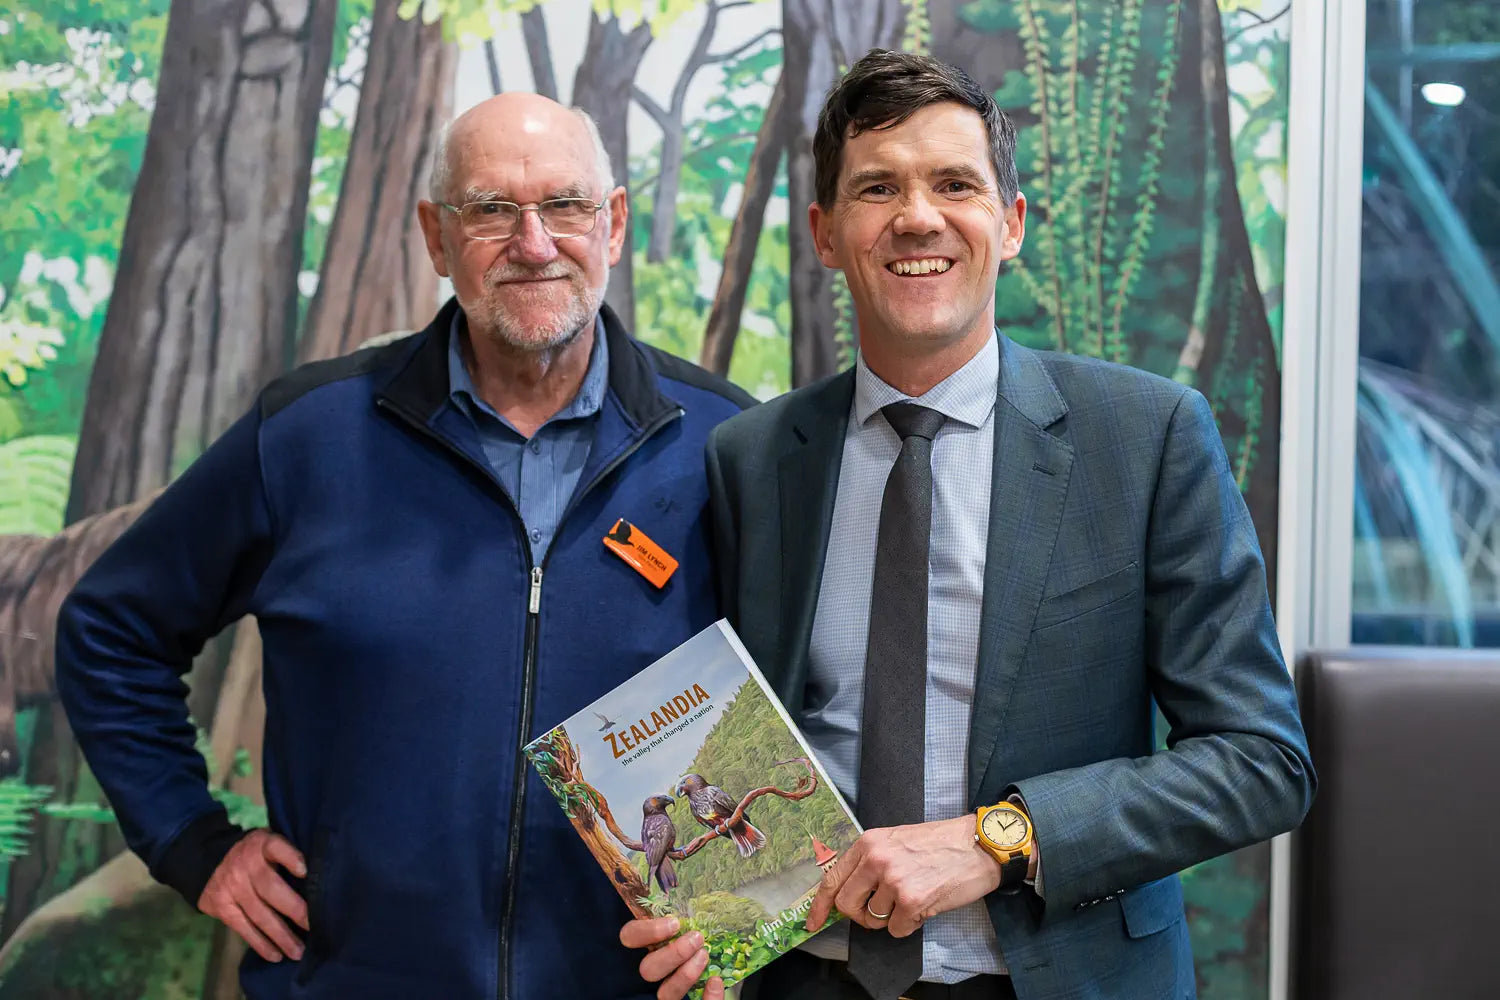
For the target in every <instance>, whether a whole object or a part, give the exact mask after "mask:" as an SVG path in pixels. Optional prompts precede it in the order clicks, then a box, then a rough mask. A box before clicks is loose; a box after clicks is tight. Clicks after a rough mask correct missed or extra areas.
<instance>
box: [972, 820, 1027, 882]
mask: <svg viewBox="0 0 1500 1000" xmlns="http://www.w3.org/2000/svg"><path fill="white" fill-rule="evenodd" d="M974 843H976V844H978V845H979V846H980V847H982V848H984V849H985V850H986V851H988V852H989V854H990V856H991V857H992V858H994V859H995V860H996V861H998V862H999V863H1000V885H1001V887H1009V886H1015V885H1019V884H1020V883H1021V882H1023V881H1024V880H1025V878H1026V870H1027V868H1029V867H1030V866H1031V851H1032V847H1033V846H1034V844H1035V841H1034V840H1033V839H1032V836H1031V817H1030V816H1027V815H1026V813H1025V811H1024V810H1022V809H1021V808H1020V807H1019V806H1016V805H1014V804H1012V803H1010V802H1002V803H1000V804H999V805H994V806H980V807H979V811H978V813H977V814H976V815H975V820H974Z"/></svg>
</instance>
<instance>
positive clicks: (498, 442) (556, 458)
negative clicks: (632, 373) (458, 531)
mask: <svg viewBox="0 0 1500 1000" xmlns="http://www.w3.org/2000/svg"><path fill="white" fill-rule="evenodd" d="M468 335H469V333H468V329H467V327H466V325H465V323H464V322H463V313H462V312H459V313H458V314H456V315H455V316H454V318H453V329H452V332H451V333H450V335H449V337H448V398H449V401H450V402H451V403H452V405H453V406H456V407H457V408H458V410H459V412H460V413H462V414H463V415H464V416H466V417H468V418H469V421H470V422H471V423H472V424H473V425H474V430H475V432H476V433H478V435H479V443H480V446H481V447H482V448H483V449H484V455H485V458H486V459H487V460H488V461H489V465H490V469H491V471H493V472H494V474H495V477H496V478H497V479H499V480H500V485H501V486H503V487H505V492H506V493H508V494H510V498H511V501H512V502H514V503H515V505H516V509H517V510H519V511H520V513H521V522H522V524H524V525H525V527H526V537H527V538H528V539H529V540H530V542H531V558H532V560H533V563H534V565H537V566H540V565H541V564H542V560H543V559H544V558H545V557H546V555H547V549H548V548H549V547H550V546H551V545H552V536H553V535H555V534H556V533H557V525H558V522H559V521H561V520H562V516H563V511H564V510H566V509H567V506H568V501H569V500H571V499H572V498H573V491H574V490H575V489H577V488H578V479H579V477H580V476H582V475H583V465H584V463H585V462H587V461H588V457H589V449H590V448H591V447H592V446H593V443H594V426H595V424H596V423H597V417H598V414H599V406H600V404H601V403H603V401H604V393H605V392H606V391H608V389H609V346H608V345H607V344H606V343H605V340H604V323H603V322H602V321H601V320H599V319H598V318H597V317H596V318H595V320H594V348H593V350H592V352H590V354H589V367H588V371H587V372H585V373H584V376H583V382H582V384H580V385H579V387H578V393H577V395H575V396H574V397H573V399H572V401H571V402H570V403H568V405H567V406H564V407H563V408H562V409H561V410H559V411H558V412H557V413H556V414H554V415H553V416H552V418H551V419H549V420H548V421H547V422H546V423H545V424H543V425H542V426H541V427H539V428H537V432H536V433H535V434H533V435H532V436H531V437H530V438H529V439H528V438H527V437H526V436H525V435H524V434H522V433H521V432H520V431H518V430H516V429H515V427H514V426H512V425H511V423H510V421H508V420H506V419H505V418H504V417H502V416H500V414H498V413H496V412H495V410H494V408H493V407H491V406H490V405H489V404H488V403H486V402H485V401H484V400H483V399H481V398H480V396H479V392H478V390H477V389H476V388H475V387H474V380H473V378H472V377H470V375H469V369H468V366H467V365H465V364H464V355H463V338H464V337H467V336H468Z"/></svg>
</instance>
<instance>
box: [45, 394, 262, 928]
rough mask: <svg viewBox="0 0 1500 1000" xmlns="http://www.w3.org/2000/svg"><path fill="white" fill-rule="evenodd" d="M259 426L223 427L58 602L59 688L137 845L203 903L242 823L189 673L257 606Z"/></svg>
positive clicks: (246, 421) (254, 422)
mask: <svg viewBox="0 0 1500 1000" xmlns="http://www.w3.org/2000/svg"><path fill="white" fill-rule="evenodd" d="M259 426H260V423H259V419H258V416H257V414H255V413H251V414H249V415H247V416H246V417H244V418H242V419H241V420H240V421H239V422H238V423H236V424H235V425H234V426H233V427H231V428H230V429H229V430H228V431H227V432H225V434H224V435H223V436H222V437H221V438H220V439H219V440H218V441H216V442H215V443H214V444H213V445H212V446H211V447H210V448H209V449H208V451H206V452H205V453H204V454H203V456H202V457H201V458H200V459H199V460H198V461H197V462H195V463H194V464H193V465H192V466H191V467H190V468H189V469H188V470H187V471H186V472H184V473H183V474H182V476H180V477H179V478H178V480H177V481H176V482H175V483H173V485H171V486H170V487H168V489H167V490H166V491H165V492H164V493H163V494H162V495H161V496H160V497H158V498H157V500H156V501H155V502H154V503H153V504H151V506H149V507H148V508H147V509H146V511H145V513H143V514H142V515H141V517H140V518H139V519H138V520H137V521H136V522H135V524H133V525H132V526H131V527H130V528H129V529H128V530H127V531H126V532H125V533H124V534H123V535H121V536H120V538H119V539H118V540H117V541H116V542H115V543H114V544H113V545H112V546H110V548H108V549H107V550H106V551H105V552H104V554H103V555H101V556H100V557H99V559H98V560H97V561H96V562H95V563H94V564H93V566H91V567H90V568H89V570H88V571H87V572H86V573H85V574H84V575H83V577H82V578H81V579H80V580H79V581H78V584H77V586H76V587H75V588H74V590H73V592H72V593H71V594H70V595H69V596H68V598H67V600H66V601H65V602H64V603H63V606H62V609H61V611H60V612H59V614H58V624H57V687H58V693H59V695H60V697H61V699H62V703H63V706H64V708H65V709H66V710H67V714H68V721H69V722H70V723H71V725H72V727H73V732H74V735H75V736H76V738H77V740H78V745H79V746H80V748H82V750H83V753H84V756H85V758H86V759H87V760H88V763H89V767H90V768H91V769H92V770H93V773H94V775H95V776H96V777H97V778H98V780H99V783H100V785H101V786H102V787H103V789H104V792H105V794H106V795H107V796H108V798H109V801H110V804H111V805H112V806H113V807H114V810H115V814H116V818H117V819H118V821H119V824H120V829H121V830H122V832H123V833H124V835H125V840H126V842H127V843H128V844H129V845H130V847H131V849H132V850H134V851H135V852H136V853H137V854H139V855H140V856H141V858H142V859H143V860H144V861H145V862H146V865H147V867H148V868H149V869H150V871H151V874H152V875H153V876H154V877H156V878H157V879H158V880H160V881H162V882H165V883H167V884H168V885H170V886H171V887H172V888H174V889H176V890H177V891H178V892H180V893H181V894H182V895H183V897H184V898H185V899H187V900H188V902H189V903H190V904H195V905H196V903H197V900H198V897H199V896H200V895H201V894H202V891H203V887H204V885H205V884H206V883H207V881H208V878H209V876H210V875H211V874H212V873H213V871H214V869H215V868H216V867H218V864H219V862H220V861H221V860H223V857H224V855H225V854H226V853H227V852H228V851H229V848H230V847H232V846H233V844H234V843H235V841H236V840H238V839H239V837H241V836H243V833H244V831H242V830H240V829H239V828H238V827H236V826H234V825H232V824H231V823H230V822H229V817H228V815H227V813H226V812H225V810H224V808H223V807H222V806H221V805H219V803H218V802H217V801H216V800H215V799H214V798H213V797H212V795H211V794H210V793H209V788H208V769H207V766H206V762H205V761H204V758H203V756H202V754H201V753H199V751H198V750H197V749H196V745H195V744H196V738H197V729H196V727H195V725H194V721H193V720H191V719H190V718H189V717H188V707H187V701H186V698H187V692H188V689H187V685H186V683H184V680H183V677H184V675H185V674H186V673H187V671H188V670H189V669H190V668H191V666H192V663H193V657H194V656H195V655H196V654H197V653H198V652H199V651H200V650H201V649H202V648H203V646H204V643H205V642H206V641H207V640H208V639H210V638H211V637H213V636H214V635H216V634H217V633H218V632H219V631H221V630H222V629H223V628H224V627H225V626H226V625H228V624H230V623H232V622H234V621H235V620H236V619H238V618H240V617H241V616H243V615H244V614H245V613H246V611H247V610H248V609H249V607H250V603H251V595H252V593H253V591H254V589H255V586H256V584H257V583H258V582H259V579H260V575H261V572H262V570H263V569H264V567H265V564H266V561H267V559H268V558H269V552H270V542H271V530H272V529H271V515H270V509H269V506H268V504H267V501H266V495H265V489H264V483H263V478H262V475H261V466H260V456H259V448H258V436H259ZM197 722H198V724H201V725H204V726H206V725H208V722H209V720H204V719H200V720H197Z"/></svg>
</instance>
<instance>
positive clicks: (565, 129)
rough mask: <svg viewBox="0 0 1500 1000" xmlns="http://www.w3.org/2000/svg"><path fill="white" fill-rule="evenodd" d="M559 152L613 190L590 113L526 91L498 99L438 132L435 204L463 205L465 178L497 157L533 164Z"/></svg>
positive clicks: (431, 184)
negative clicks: (533, 160)
mask: <svg viewBox="0 0 1500 1000" xmlns="http://www.w3.org/2000/svg"><path fill="white" fill-rule="evenodd" d="M544 150H545V151H547V152H548V153H551V154H556V153H559V152H562V153H565V154H571V155H574V156H577V157H579V158H580V161H581V162H583V163H589V162H591V163H592V166H593V171H594V173H595V175H596V176H595V181H596V183H597V184H598V185H599V187H600V189H601V191H608V190H609V189H610V188H612V187H614V169H613V167H612V166H611V164H610V162H609V153H608V152H607V151H606V150H605V148H604V140H603V139H602V138H601V137H600V135H599V128H598V126H596V125H595V124H594V120H593V119H592V118H591V117H589V114H588V112H586V111H584V110H583V109H581V108H566V107H564V106H563V105H561V104H559V103H557V102H556V101H554V100H552V99H551V98H548V97H543V96H542V95H540V94H532V93H528V92H526V91H514V92H509V93H504V94H496V95H495V96H494V97H490V98H487V99H485V100H483V101H480V102H479V103H478V104H476V105H474V106H473V107H472V108H470V109H469V110H468V111H465V112H464V113H463V114H461V115H459V116H458V117H457V118H455V119H454V120H453V121H452V122H450V123H449V124H448V125H446V126H445V127H444V128H443V130H442V131H441V132H440V133H438V140H437V144H436V148H435V149H434V151H433V159H432V173H431V176H430V178H429V180H428V190H429V197H431V198H432V200H433V201H462V200H463V195H464V191H463V190H456V191H455V190H453V188H454V186H455V185H459V186H462V185H464V184H465V183H466V181H465V180H464V178H465V176H466V174H467V173H468V172H469V171H470V169H471V168H472V167H473V166H474V165H475V164H476V162H483V161H485V160H488V159H492V158H494V157H497V156H498V157H505V158H513V159H521V160H524V159H529V158H531V157H533V156H535V155H537V154H538V153H540V152H542V151H544Z"/></svg>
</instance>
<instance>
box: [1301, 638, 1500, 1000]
mask: <svg viewBox="0 0 1500 1000" xmlns="http://www.w3.org/2000/svg"><path fill="white" fill-rule="evenodd" d="M1299 686H1300V689H1301V690H1300V698H1301V706H1302V716H1303V723H1304V725H1305V726H1306V728H1307V741H1308V745H1309V748H1310V750H1311V752H1312V759H1313V762H1314V764H1315V765H1316V767H1317V769H1318V798H1317V801H1316V802H1314V803H1313V807H1312V811H1311V812H1310V813H1309V814H1308V817H1307V821H1306V822H1305V823H1304V824H1303V826H1302V828H1301V830H1300V831H1299V832H1298V833H1297V834H1296V836H1295V838H1294V840H1293V859H1294V860H1293V868H1292V879H1293V881H1292V892H1293V901H1294V902H1293V906H1294V912H1293V917H1294V930H1293V939H1292V968H1293V974H1292V981H1293V987H1294V996H1295V997H1296V998H1297V1000H1385V998H1391V1000H1408V998H1412V1000H1428V998H1431V1000H1467V998H1471V997H1472V998H1475V1000H1478V998H1484V1000H1494V998H1497V997H1500V650H1497V651H1467V650H1443V649H1419V648H1384V647H1361V648H1356V649H1352V650H1345V651H1341V652H1317V653H1312V654H1310V655H1308V656H1307V657H1305V658H1304V659H1303V661H1302V663H1301V666H1300V672H1299Z"/></svg>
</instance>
